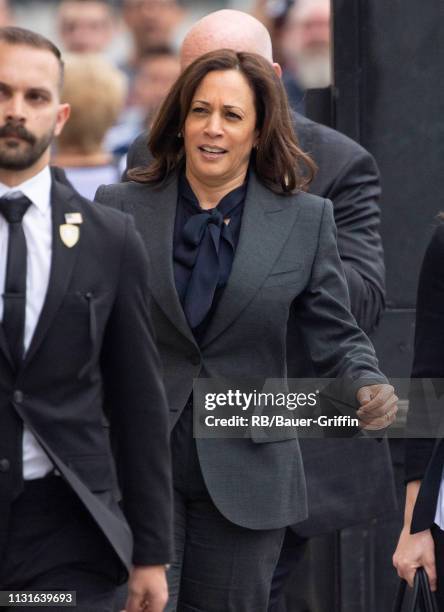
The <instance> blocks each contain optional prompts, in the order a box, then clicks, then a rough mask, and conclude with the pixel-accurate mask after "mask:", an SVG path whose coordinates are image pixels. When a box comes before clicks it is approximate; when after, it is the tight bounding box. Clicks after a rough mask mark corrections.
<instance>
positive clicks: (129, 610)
mask: <svg viewBox="0 0 444 612" xmlns="http://www.w3.org/2000/svg"><path fill="white" fill-rule="evenodd" d="M125 609H126V612H140V611H141V610H143V609H144V607H143V597H142V595H138V594H135V593H130V594H129V595H128V599H127V600H126V605H125Z"/></svg>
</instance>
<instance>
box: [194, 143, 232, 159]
mask: <svg viewBox="0 0 444 612" xmlns="http://www.w3.org/2000/svg"><path fill="white" fill-rule="evenodd" d="M198 149H199V151H200V152H201V154H202V156H203V157H204V158H205V159H208V160H215V159H220V158H221V157H222V156H223V155H225V153H227V152H228V151H227V150H226V149H222V148H220V147H206V146H205V145H203V146H201V147H198Z"/></svg>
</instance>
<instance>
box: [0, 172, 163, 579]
mask: <svg viewBox="0 0 444 612" xmlns="http://www.w3.org/2000/svg"><path fill="white" fill-rule="evenodd" d="M52 179H53V182H52V192H51V206H52V223H53V245H52V247H53V248H52V262H51V273H50V280H49V286H48V291H47V295H46V300H45V303H44V306H43V309H42V312H41V315H40V318H39V321H38V324H37V327H36V330H35V333H34V335H33V338H32V341H31V345H30V347H29V350H28V351H27V353H26V356H25V359H24V361H23V364H22V366H21V367H20V369H19V370H18V371H15V369H14V367H13V365H12V360H11V357H10V354H9V351H8V347H7V342H6V339H5V336H4V333H3V330H2V329H1V325H0V458H5V457H6V458H7V457H8V453H10V451H11V441H10V440H9V439H8V431H7V429H5V424H6V415H7V414H8V411H9V414H11V410H12V409H13V410H14V411H15V412H16V414H18V415H19V417H20V418H21V419H22V420H23V422H24V423H25V424H26V425H27V426H28V427H29V429H30V430H31V431H32V432H33V433H34V435H35V436H36V438H37V440H38V441H39V442H40V444H41V445H42V447H43V448H44V450H45V451H46V452H47V454H48V455H49V457H50V458H51V459H52V461H53V463H54V464H55V467H56V468H57V470H58V471H59V472H60V473H61V475H62V477H63V478H65V479H66V481H67V482H68V483H69V485H70V486H71V487H72V489H73V490H74V491H75V492H76V493H77V495H78V496H79V498H80V499H81V501H82V502H83V504H84V505H85V507H86V508H87V509H88V510H89V512H90V513H91V515H92V516H93V518H94V519H95V521H96V523H97V524H98V526H99V527H100V529H102V531H103V532H104V534H105V536H106V537H107V538H108V540H109V541H110V543H111V545H112V546H113V547H114V550H115V551H116V553H117V555H118V556H119V558H120V559H121V561H122V569H123V570H124V569H125V568H126V569H129V567H130V565H131V563H132V562H134V563H135V564H138V565H151V564H162V563H166V562H168V561H169V560H170V559H171V549H172V537H171V524H172V495H171V480H170V458H169V442H168V411H167V406H166V400H165V394H164V389H163V386H162V383H161V379H160V375H159V369H160V363H159V357H158V353H157V350H156V347H155V344H154V341H153V333H152V329H151V323H150V320H149V318H148V314H147V313H148V310H147V300H148V294H147V282H146V281H147V279H146V271H147V266H148V262H147V255H146V252H145V249H144V246H143V245H142V242H141V239H140V237H139V235H138V234H137V232H136V231H135V228H134V225H133V221H132V219H131V218H130V217H129V216H127V215H124V214H122V213H119V212H117V211H114V210H110V209H106V208H104V207H102V206H100V205H98V204H92V203H91V202H89V201H87V200H85V199H84V198H82V197H81V196H80V195H79V194H78V193H77V192H76V191H74V190H73V188H72V187H71V186H70V185H69V184H68V183H67V182H66V181H62V180H60V175H59V173H58V172H57V173H56V172H54V171H53V173H52ZM69 213H79V214H80V215H81V218H82V222H81V223H79V224H78V225H77V227H78V229H79V239H78V241H77V243H76V244H75V245H74V246H72V247H68V246H66V245H65V244H64V243H63V241H62V240H61V234H60V226H61V225H63V224H65V223H66V215H67V214H69ZM105 412H106V415H105ZM2 419H3V420H2ZM9 422H10V421H9ZM108 425H109V427H108ZM110 438H111V440H112V441H113V442H114V445H115V448H116V452H117V454H118V466H119V481H120V482H119V484H120V489H121V492H122V497H123V506H122V507H123V513H122V511H121V509H120V506H119V504H118V501H119V493H118V491H119V486H118V482H117V478H116V470H115V463H114V460H113V456H112V453H111V441H110ZM8 477H10V474H8V472H7V471H3V472H1V473H0V521H4V520H6V514H7V511H8V507H9V505H10V502H11V499H8V492H10V487H9V486H8ZM127 521H128V522H127ZM128 523H129V525H130V527H131V531H132V534H133V536H134V549H133V552H132V541H131V533H130V529H129V527H128Z"/></svg>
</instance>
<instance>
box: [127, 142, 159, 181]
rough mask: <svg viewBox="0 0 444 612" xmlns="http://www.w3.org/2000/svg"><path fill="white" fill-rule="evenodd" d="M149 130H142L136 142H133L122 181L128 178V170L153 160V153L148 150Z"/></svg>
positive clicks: (145, 164)
mask: <svg viewBox="0 0 444 612" xmlns="http://www.w3.org/2000/svg"><path fill="white" fill-rule="evenodd" d="M147 141H148V132H142V133H141V134H139V136H137V138H136V139H135V140H134V142H132V143H131V146H130V148H129V149H128V154H127V156H126V168H125V172H124V173H123V175H122V181H123V182H126V181H127V180H128V177H127V174H128V170H132V169H133V168H138V167H139V166H147V165H148V164H149V163H150V161H152V156H151V153H150V152H149V150H148V145H147Z"/></svg>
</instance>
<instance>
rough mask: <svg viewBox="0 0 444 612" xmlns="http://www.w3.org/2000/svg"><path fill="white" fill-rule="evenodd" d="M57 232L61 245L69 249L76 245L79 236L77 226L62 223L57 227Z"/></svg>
mask: <svg viewBox="0 0 444 612" xmlns="http://www.w3.org/2000/svg"><path fill="white" fill-rule="evenodd" d="M59 231H60V238H61V239H62V242H63V244H64V245H65V246H67V247H68V248H69V249H70V248H71V247H73V246H74V245H75V244H77V242H78V240H79V236H80V230H79V228H78V227H77V225H71V224H69V223H64V224H63V225H61V226H60V227H59Z"/></svg>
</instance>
